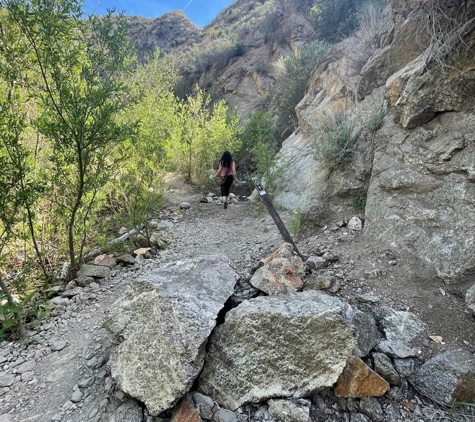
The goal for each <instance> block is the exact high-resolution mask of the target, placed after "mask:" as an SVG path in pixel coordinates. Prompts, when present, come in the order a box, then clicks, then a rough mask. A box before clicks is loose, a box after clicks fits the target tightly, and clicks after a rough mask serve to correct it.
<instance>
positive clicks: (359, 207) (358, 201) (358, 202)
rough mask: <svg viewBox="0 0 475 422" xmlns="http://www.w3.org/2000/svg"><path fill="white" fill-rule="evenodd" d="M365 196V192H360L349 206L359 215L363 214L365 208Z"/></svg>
mask: <svg viewBox="0 0 475 422" xmlns="http://www.w3.org/2000/svg"><path fill="white" fill-rule="evenodd" d="M367 195H368V192H367V191H361V192H358V193H357V194H356V195H355V196H354V197H353V199H352V200H351V206H352V208H353V209H354V210H355V211H356V212H359V213H363V212H364V210H365V208H366V198H367Z"/></svg>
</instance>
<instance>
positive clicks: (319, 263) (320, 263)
mask: <svg viewBox="0 0 475 422" xmlns="http://www.w3.org/2000/svg"><path fill="white" fill-rule="evenodd" d="M305 262H306V264H307V265H308V266H309V267H310V268H312V269H313V270H319V269H321V268H325V267H326V266H328V262H327V261H325V259H323V258H322V257H321V256H309V257H308V258H307V260H306V261H305Z"/></svg>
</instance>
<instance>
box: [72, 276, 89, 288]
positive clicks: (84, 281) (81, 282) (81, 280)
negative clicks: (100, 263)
mask: <svg viewBox="0 0 475 422" xmlns="http://www.w3.org/2000/svg"><path fill="white" fill-rule="evenodd" d="M93 281H94V278H93V277H77V278H76V279H75V282H76V284H77V285H78V286H79V287H87V286H89V285H90V284H91V283H92V282H93Z"/></svg>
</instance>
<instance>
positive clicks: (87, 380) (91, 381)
mask: <svg viewBox="0 0 475 422" xmlns="http://www.w3.org/2000/svg"><path fill="white" fill-rule="evenodd" d="M94 380H95V377H89V378H85V379H83V380H81V381H79V387H80V388H87V387H90V386H91V385H92V384H94Z"/></svg>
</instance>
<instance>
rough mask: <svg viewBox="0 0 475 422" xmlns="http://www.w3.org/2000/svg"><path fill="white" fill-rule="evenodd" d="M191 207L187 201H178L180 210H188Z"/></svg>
mask: <svg viewBox="0 0 475 422" xmlns="http://www.w3.org/2000/svg"><path fill="white" fill-rule="evenodd" d="M190 208H191V204H190V203H189V202H186V201H183V202H182V203H180V209H181V210H188V209H190Z"/></svg>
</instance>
